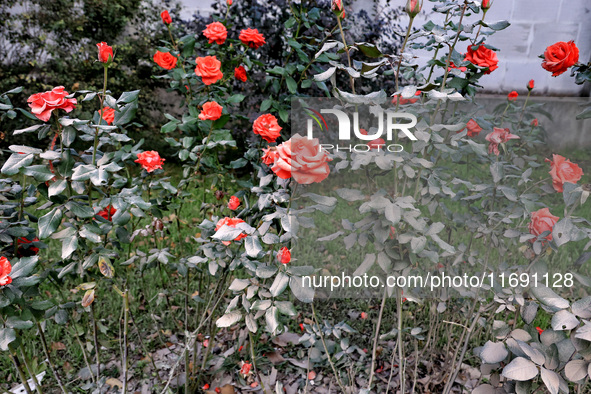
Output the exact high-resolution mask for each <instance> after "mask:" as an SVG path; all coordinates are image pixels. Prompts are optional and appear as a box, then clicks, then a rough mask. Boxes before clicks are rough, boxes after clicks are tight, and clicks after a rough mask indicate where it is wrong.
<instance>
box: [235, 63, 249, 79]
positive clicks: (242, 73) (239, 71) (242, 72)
mask: <svg viewBox="0 0 591 394" xmlns="http://www.w3.org/2000/svg"><path fill="white" fill-rule="evenodd" d="M234 78H236V79H237V80H239V81H242V82H246V80H247V79H248V78H247V77H246V69H245V68H244V66H238V67H236V68H235V69H234Z"/></svg>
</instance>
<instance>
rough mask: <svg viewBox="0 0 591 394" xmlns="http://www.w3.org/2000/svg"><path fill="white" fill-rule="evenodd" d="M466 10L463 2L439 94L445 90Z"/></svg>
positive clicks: (465, 4)
mask: <svg viewBox="0 0 591 394" xmlns="http://www.w3.org/2000/svg"><path fill="white" fill-rule="evenodd" d="M466 8H468V2H467V1H466V2H464V6H463V7H462V15H461V16H460V21H459V23H458V33H457V34H456V37H455V38H454V42H453V44H452V46H451V47H450V48H449V54H448V55H447V59H446V60H445V74H443V80H442V81H441V90H440V92H443V90H444V89H445V83H446V82H447V76H448V75H449V65H450V62H451V55H452V54H453V51H454V49H455V47H456V44H457V43H458V39H459V38H460V34H461V33H462V21H463V20H464V14H465V13H466Z"/></svg>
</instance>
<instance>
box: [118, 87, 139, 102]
mask: <svg viewBox="0 0 591 394" xmlns="http://www.w3.org/2000/svg"><path fill="white" fill-rule="evenodd" d="M139 94H140V91H139V90H134V91H131V92H123V93H122V94H121V97H119V99H117V102H118V103H125V104H127V103H131V102H132V101H136V100H137V98H138V96H139Z"/></svg>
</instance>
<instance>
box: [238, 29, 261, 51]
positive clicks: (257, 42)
mask: <svg viewBox="0 0 591 394" xmlns="http://www.w3.org/2000/svg"><path fill="white" fill-rule="evenodd" d="M238 38H239V39H240V41H242V43H243V44H244V45H246V46H249V47H251V48H253V49H258V48H260V47H261V46H263V44H265V36H263V35H262V34H261V33H259V31H258V30H257V29H244V30H241V31H240V36H239V37H238Z"/></svg>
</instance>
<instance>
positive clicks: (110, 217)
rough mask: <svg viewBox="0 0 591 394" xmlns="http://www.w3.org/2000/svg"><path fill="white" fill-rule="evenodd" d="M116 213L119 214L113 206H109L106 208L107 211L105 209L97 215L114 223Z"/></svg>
mask: <svg viewBox="0 0 591 394" xmlns="http://www.w3.org/2000/svg"><path fill="white" fill-rule="evenodd" d="M116 212H117V210H116V209H115V208H114V207H113V206H112V205H107V206H106V207H105V209H103V210H102V211H100V212H98V213H97V216H100V217H102V218H103V219H105V220H108V221H109V222H112V221H113V215H115V213H116Z"/></svg>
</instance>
